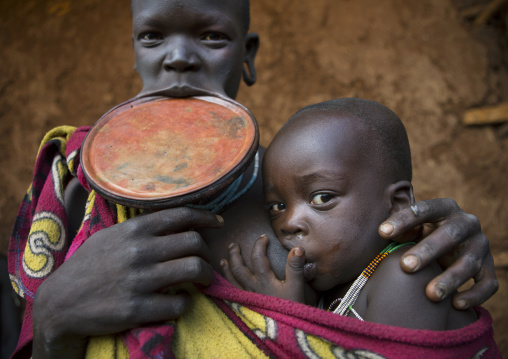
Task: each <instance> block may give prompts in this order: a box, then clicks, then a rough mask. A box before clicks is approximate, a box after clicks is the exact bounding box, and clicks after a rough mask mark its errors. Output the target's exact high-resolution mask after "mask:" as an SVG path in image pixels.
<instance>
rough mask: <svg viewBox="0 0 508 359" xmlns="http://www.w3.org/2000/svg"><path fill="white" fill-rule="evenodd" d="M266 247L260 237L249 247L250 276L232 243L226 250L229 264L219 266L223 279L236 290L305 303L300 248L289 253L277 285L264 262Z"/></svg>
mask: <svg viewBox="0 0 508 359" xmlns="http://www.w3.org/2000/svg"><path fill="white" fill-rule="evenodd" d="M267 246H268V237H266V235H262V236H261V237H260V238H259V239H258V240H257V241H256V243H255V244H254V247H252V252H251V264H252V270H253V272H252V271H251V270H250V269H249V268H247V267H246V266H245V264H244V262H243V259H242V255H241V254H240V247H239V246H238V245H237V244H235V243H232V244H231V245H230V246H229V258H230V260H229V261H228V260H226V259H223V260H222V261H221V263H220V264H221V269H222V273H223V275H224V277H225V278H226V279H227V280H228V281H229V282H230V283H232V284H233V285H234V286H235V287H237V288H239V289H243V290H246V291H249V292H254V293H260V294H266V295H271V296H274V297H279V298H284V299H289V300H292V301H294V302H300V303H305V279H304V276H303V266H304V265H305V251H304V250H303V248H301V247H295V248H293V249H291V251H290V252H289V255H288V258H287V261H286V279H285V280H282V281H281V280H279V279H277V277H275V274H274V273H273V270H272V268H271V266H270V263H269V262H268V258H267V257H266V247H267Z"/></svg>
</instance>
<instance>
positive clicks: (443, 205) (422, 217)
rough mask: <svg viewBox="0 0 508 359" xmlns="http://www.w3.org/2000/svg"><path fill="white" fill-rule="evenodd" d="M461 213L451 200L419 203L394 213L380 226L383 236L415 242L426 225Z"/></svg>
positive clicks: (399, 240) (433, 200) (443, 199)
mask: <svg viewBox="0 0 508 359" xmlns="http://www.w3.org/2000/svg"><path fill="white" fill-rule="evenodd" d="M457 212H461V209H460V208H459V206H458V205H457V203H456V202H455V201H454V200H452V199H449V198H437V199H431V200H426V201H418V202H416V203H415V205H414V206H411V207H410V208H405V209H403V210H400V211H398V212H395V213H393V214H392V215H391V216H390V217H389V218H388V219H387V220H386V221H384V222H383V223H382V224H381V225H380V226H379V233H380V234H381V236H383V237H385V238H388V239H391V240H394V241H397V242H400V243H403V242H407V241H412V240H415V239H416V238H415V235H416V234H417V233H418V232H419V231H420V230H421V226H422V225H423V224H424V223H438V222H441V221H444V220H445V219H447V218H449V217H450V216H452V215H453V214H455V213H457Z"/></svg>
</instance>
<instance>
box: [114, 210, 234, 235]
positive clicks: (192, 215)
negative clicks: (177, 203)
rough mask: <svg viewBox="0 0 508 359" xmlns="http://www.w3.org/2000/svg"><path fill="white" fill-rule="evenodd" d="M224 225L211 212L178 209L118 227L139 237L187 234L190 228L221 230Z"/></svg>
mask: <svg viewBox="0 0 508 359" xmlns="http://www.w3.org/2000/svg"><path fill="white" fill-rule="evenodd" d="M223 223H224V220H223V219H222V217H221V216H219V215H216V214H213V213H211V212H210V211H205V210H202V209H196V208H189V207H178V208H170V209H165V210H161V211H157V212H153V213H149V214H146V215H141V216H137V217H134V218H132V219H129V220H128V221H125V222H123V223H121V224H119V225H117V226H125V227H127V228H128V230H129V232H131V233H135V234H137V235H146V234H152V235H164V234H167V233H177V232H185V231H187V230H189V228H219V227H221V226H222V225H223Z"/></svg>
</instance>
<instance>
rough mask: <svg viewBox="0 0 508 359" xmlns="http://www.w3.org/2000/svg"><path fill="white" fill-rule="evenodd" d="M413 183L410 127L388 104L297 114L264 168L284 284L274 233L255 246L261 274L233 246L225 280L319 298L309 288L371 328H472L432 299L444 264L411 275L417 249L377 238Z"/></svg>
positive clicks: (335, 105) (350, 104)
mask: <svg viewBox="0 0 508 359" xmlns="http://www.w3.org/2000/svg"><path fill="white" fill-rule="evenodd" d="M411 178H412V169H411V153H410V148H409V141H408V137H407V134H406V131H405V128H404V125H403V124H402V122H401V121H400V119H399V118H398V117H397V115H396V114H395V113H393V112H392V111H391V110H389V109H388V108H386V107H385V106H382V105H380V104H379V103H377V102H374V101H368V100H362V99H355V98H345V99H337V100H332V101H327V102H323V103H319V104H315V105H311V106H308V107H306V108H304V109H302V110H300V111H298V112H297V113H296V114H294V115H293V116H292V117H291V118H290V119H289V121H288V122H287V123H286V124H285V125H284V126H283V127H282V129H281V130H280V131H279V133H277V135H276V136H275V138H274V139H273V141H272V143H271V144H270V146H269V147H268V149H267V152H266V155H265V158H264V162H263V183H264V196H265V201H266V204H267V208H268V211H269V214H270V218H271V222H272V226H273V229H274V231H275V233H276V235H277V238H278V239H279V241H280V243H281V244H282V245H283V246H284V247H285V248H286V249H287V250H288V251H290V253H289V257H288V260H287V264H286V280H285V281H279V280H278V279H277V278H276V277H275V275H274V274H273V272H272V270H271V268H270V264H269V263H268V260H267V259H266V256H265V252H266V246H267V243H268V241H267V238H266V236H262V237H261V238H260V239H259V240H258V242H257V243H256V245H255V247H254V248H253V250H252V255H251V258H252V263H253V268H254V269H253V270H254V273H253V272H251V271H250V270H249V269H248V268H247V267H245V266H244V264H243V261H242V258H241V255H240V249H239V246H238V245H236V244H232V245H230V261H227V260H223V261H222V268H223V272H224V275H225V276H226V278H227V279H228V280H230V281H231V282H232V283H234V284H235V285H236V286H238V287H240V288H243V289H246V290H249V291H254V292H257V293H263V294H268V295H274V296H277V297H281V298H286V299H290V300H293V301H298V302H302V303H307V304H316V302H317V298H316V297H313V296H312V295H311V294H309V292H307V293H305V294H304V292H305V290H304V288H305V283H307V284H308V285H309V286H310V287H311V288H312V289H313V290H314V291H315V292H316V293H317V294H318V295H319V298H320V299H319V304H318V305H319V306H321V307H322V308H324V309H328V310H331V311H334V312H336V313H338V314H341V315H348V316H353V317H357V318H359V319H361V320H366V321H371V322H377V323H383V324H388V325H395V326H401V327H406V328H415V329H432V330H449V329H457V328H460V327H463V326H466V325H468V324H469V323H472V322H473V321H474V320H475V319H476V315H475V313H474V312H473V311H472V310H470V311H457V310H455V309H454V308H453V307H452V305H451V301H450V300H445V301H442V302H440V303H434V302H431V301H430V300H429V299H428V298H427V297H426V295H425V286H426V285H427V283H428V282H429V281H430V280H431V279H432V278H434V277H435V276H436V275H438V274H439V272H440V271H441V269H440V267H439V266H438V265H437V264H436V263H435V264H434V265H430V266H428V267H427V268H425V270H422V271H421V272H419V273H418V274H417V275H414V274H413V275H408V274H406V273H405V272H404V271H402V269H401V267H400V264H399V261H400V258H401V256H402V254H403V253H404V252H405V249H407V248H409V245H411V244H406V245H407V247H404V250H396V249H397V248H399V247H401V246H404V245H398V246H395V244H392V243H390V242H389V241H387V240H386V239H383V238H382V237H381V236H380V235H379V234H378V228H379V225H380V224H381V223H382V222H383V221H384V220H386V219H387V218H388V217H389V216H390V215H391V214H392V213H394V212H396V211H399V210H401V209H404V208H408V207H409V206H411V204H412V203H414V198H413V195H412V185H411ZM414 211H415V215H416V216H418V211H417V209H416V208H415V210H414ZM381 261H382V262H381Z"/></svg>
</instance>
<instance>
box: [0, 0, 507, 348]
mask: <svg viewBox="0 0 508 359" xmlns="http://www.w3.org/2000/svg"><path fill="white" fill-rule="evenodd" d="M489 2H490V1H488V0H419V1H407V0H384V1H379V0H318V1H316V0H300V1H291V0H251V9H252V23H251V30H252V31H256V32H258V33H259V34H260V37H261V48H260V51H259V54H258V58H257V62H256V65H257V69H258V82H257V84H256V85H255V86H253V87H252V88H247V87H245V86H244V87H242V88H241V90H240V94H239V97H238V100H239V101H240V102H241V103H243V104H245V105H246V106H247V107H248V108H249V109H250V110H251V111H252V112H253V113H254V115H255V116H256V118H257V120H258V122H259V123H260V129H261V144H262V145H265V146H266V145H268V144H269V142H270V140H271V138H272V136H273V135H274V133H275V132H276V131H277V130H278V129H279V128H280V126H281V125H282V123H283V122H284V121H285V120H286V119H287V118H288V117H289V116H290V115H291V114H292V113H293V112H295V111H296V110H297V109H299V108H301V107H302V106H305V105H307V104H309V103H313V102H317V101H323V100H327V99H331V98H335V97H363V98H368V99H373V100H376V101H379V102H381V103H383V104H385V105H387V106H388V107H390V108H391V109H393V110H394V111H395V112H396V113H397V114H399V116H400V117H401V118H402V120H403V121H404V123H405V125H406V127H407V130H408V133H409V137H410V141H411V146H412V151H413V161H414V186H415V191H416V197H417V199H428V198H437V197H450V198H453V199H455V200H456V201H457V203H458V204H459V205H460V206H461V207H462V208H463V209H464V210H466V211H467V212H470V213H473V214H475V215H476V216H478V217H479V219H480V221H481V223H482V229H483V231H484V233H485V234H486V235H487V236H488V237H489V239H490V243H491V250H492V252H493V253H494V254H495V258H496V271H497V275H498V278H499V281H500V289H499V291H498V293H497V294H496V295H495V296H494V297H493V298H491V299H490V300H489V301H488V302H487V303H486V304H485V306H486V307H487V308H488V309H489V310H490V311H491V314H492V316H493V318H494V328H495V332H496V339H497V342H498V344H499V346H500V348H501V350H502V352H503V354H504V356H506V357H508V331H507V330H508V328H507V325H508V304H507V303H508V273H507V268H506V263H507V262H506V260H505V261H503V256H506V255H508V239H507V237H508V179H507V176H508V152H507V147H508V137H507V133H508V128H507V126H506V125H503V124H498V125H487V126H475V127H466V126H464V125H462V123H461V120H462V117H463V114H464V111H466V110H467V109H470V108H474V107H481V106H486V105H495V104H498V103H501V102H503V101H504V102H506V101H508V74H507V68H508V53H507V48H508V47H507V42H508V36H507V34H508V33H507V29H506V20H507V17H508V15H507V13H508V10H507V9H506V4H505V6H504V7H501V8H500V9H499V11H497V12H496V13H495V14H494V15H492V16H491V17H490V18H489V20H488V21H487V22H486V23H485V24H484V25H482V26H475V25H474V24H473V22H474V20H475V18H474V17H473V16H471V17H466V16H464V12H463V11H464V10H469V9H471V8H473V7H474V6H476V5H480V6H482V5H485V4H488V3H489ZM0 31H1V36H0V45H1V47H0V49H1V50H0V51H1V56H0V133H1V137H0V153H1V155H0V184H1V186H2V187H1V188H2V194H1V196H0V253H6V248H7V241H8V237H9V234H10V231H11V228H12V224H13V222H14V218H15V214H16V211H17V207H18V204H19V202H20V200H21V198H22V197H23V194H24V192H25V191H26V189H27V186H28V184H29V183H30V181H31V176H32V170H33V166H34V159H35V155H36V152H37V149H38V146H39V142H40V140H41V139H42V136H43V135H44V133H45V132H46V131H48V130H49V129H51V128H52V127H54V126H57V125H62V124H68V125H74V126H80V125H91V124H93V123H94V122H95V121H96V120H98V119H99V118H100V117H101V115H102V114H103V113H105V112H106V111H107V110H108V109H110V108H111V107H112V106H114V105H116V104H118V103H120V102H123V101H125V100H127V99H129V98H131V97H133V96H134V95H136V94H137V92H138V91H139V90H140V89H141V83H140V80H139V79H138V78H137V75H136V73H135V72H134V71H133V64H134V58H133V54H132V51H131V40H130V33H131V24H130V10H129V2H128V1H126V0H108V1H100V0H79V1H78V0H24V1H17V0H0Z"/></svg>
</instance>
